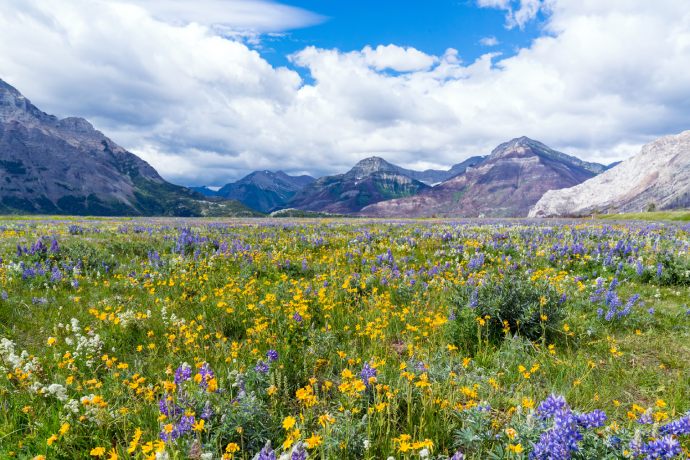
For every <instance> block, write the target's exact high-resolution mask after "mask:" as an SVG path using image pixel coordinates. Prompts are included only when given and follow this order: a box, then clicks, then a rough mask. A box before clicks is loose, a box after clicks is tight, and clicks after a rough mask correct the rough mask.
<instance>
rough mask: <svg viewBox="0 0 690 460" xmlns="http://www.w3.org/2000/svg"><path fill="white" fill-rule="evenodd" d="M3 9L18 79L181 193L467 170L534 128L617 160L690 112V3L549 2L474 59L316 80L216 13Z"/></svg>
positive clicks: (316, 69)
mask: <svg viewBox="0 0 690 460" xmlns="http://www.w3.org/2000/svg"><path fill="white" fill-rule="evenodd" d="M0 1H2V2H3V14H2V15H0V78H3V79H6V80H7V81H8V82H9V83H11V84H14V85H15V86H17V87H18V89H20V90H21V91H22V92H24V94H25V95H26V96H27V97H29V98H30V99H32V100H33V101H34V102H35V103H36V104H37V105H39V107H41V108H42V109H44V110H46V111H48V112H52V113H56V114H58V115H62V116H67V115H77V116H84V117H86V118H88V119H90V120H92V121H93V122H94V124H95V125H96V126H97V127H99V128H100V129H102V130H103V131H104V132H106V133H107V134H108V135H109V136H110V137H112V138H113V139H114V140H115V141H116V142H118V143H120V144H121V145H123V146H125V147H127V148H129V149H131V150H132V151H134V152H136V153H139V154H140V155H142V157H144V158H145V159H147V160H149V161H150V162H151V163H152V164H153V165H154V166H155V167H156V168H158V169H159V170H160V171H161V173H162V174H163V176H164V177H166V178H168V179H171V180H173V181H176V182H178V183H185V184H204V183H205V184H212V185H222V184H223V183H225V182H227V181H229V180H231V179H235V178H237V177H238V176H239V175H241V174H244V173H246V172H248V171H250V170H253V169H284V170H286V171H295V172H297V171H300V172H302V171H304V170H305V169H306V170H307V171H309V172H310V173H312V174H316V175H318V174H323V173H332V172H341V171H344V170H346V169H347V168H349V167H350V166H351V165H352V164H353V163H354V162H356V161H357V160H359V159H361V158H362V157H364V156H366V155H370V154H379V155H382V156H384V157H385V158H387V159H389V160H391V161H394V162H397V163H399V164H401V165H403V166H404V165H415V164H416V165H421V164H435V165H438V164H445V165H450V164H453V163H457V162H459V161H461V160H463V159H464V158H466V157H468V156H470V155H476V154H485V153H487V152H489V151H490V150H491V148H492V147H494V146H495V145H497V144H498V143H500V142H502V141H504V140H506V139H509V138H511V137H516V136H520V135H527V136H530V137H533V138H536V139H538V140H541V141H543V142H546V143H547V144H549V145H551V146H552V147H555V148H559V149H561V150H563V151H566V152H568V153H574V154H578V155H580V156H581V157H583V158H587V159H593V160H598V161H603V162H609V161H613V160H615V159H620V158H621V157H622V156H625V155H628V154H629V153H632V152H633V151H634V150H635V149H636V148H637V147H638V146H639V145H640V144H641V143H643V142H645V141H648V140H650V139H652V138H654V137H656V136H660V135H664V134H668V133H672V132H678V131H681V130H683V129H687V128H688V124H687V120H690V104H689V103H688V101H689V100H690V79H688V78H687V75H688V74H690V5H688V3H687V2H686V1H685V0H657V1H656V2H654V3H653V4H651V3H650V2H648V1H646V0H611V1H607V2H601V1H599V0H548V5H546V7H547V8H548V11H549V15H548V17H547V19H546V22H545V24H544V27H545V29H546V32H547V35H545V36H542V37H540V38H538V39H536V40H535V41H534V42H533V43H532V44H530V46H529V47H526V48H524V49H521V50H519V52H518V53H517V54H516V55H514V56H511V57H502V56H500V55H499V54H496V53H490V54H486V55H484V56H482V57H481V58H479V59H477V60H476V61H474V62H470V63H464V62H463V61H462V60H461V59H460V55H461V54H462V53H459V52H458V51H456V50H453V49H449V50H448V51H447V52H446V53H444V54H443V55H441V56H431V55H428V54H425V53H423V52H421V51H419V50H416V49H414V48H404V47H399V46H396V45H387V46H376V47H374V46H371V47H365V48H364V49H363V50H360V51H349V52H341V51H338V50H326V49H319V48H314V47H309V48H306V49H304V50H302V51H300V52H298V53H296V54H295V55H294V56H292V62H293V65H294V66H301V67H303V68H304V69H306V70H307V71H308V72H309V73H310V74H311V77H312V79H313V82H311V83H306V82H304V81H303V80H302V79H301V78H300V75H299V74H298V73H297V72H296V71H295V70H292V69H288V68H276V67H273V66H271V65H270V64H269V63H268V62H266V60H264V59H263V58H262V57H261V56H260V55H259V53H257V52H256V51H254V50H252V49H250V48H249V47H248V46H247V45H246V44H244V43H242V42H240V41H232V40H227V39H224V38H222V37H221V36H219V35H218V31H217V29H216V28H215V26H214V25H213V24H209V23H208V22H209V21H208V18H207V20H203V18H199V17H197V18H196V19H194V18H193V17H187V18H186V19H185V20H182V18H183V17H184V16H185V15H183V14H175V15H173V16H175V17H178V19H179V21H173V20H171V19H170V18H163V17H162V16H161V13H160V11H158V10H155V9H149V8H146V7H145V6H146V2H143V1H142V2H122V1H120V2H114V1H109V2H104V1H103V2H97V1H93V0H65V1H63V2H60V4H59V5H57V4H56V3H54V2H44V1H41V0H0ZM483 1H484V2H485V3H487V4H488V3H489V1H491V2H493V5H494V6H498V7H502V5H509V3H508V2H501V1H500V0H483ZM253 3H255V5H256V6H257V8H263V7H264V6H265V5H269V6H270V5H271V4H268V3H263V4H259V3H257V2H253ZM523 4H526V2H523ZM154 10H155V11H154ZM516 10H517V11H519V9H516ZM511 11H512V10H511ZM195 14H196V13H195ZM514 14H517V13H514ZM525 14H527V16H529V14H531V13H529V14H528V13H525ZM248 22H251V21H248ZM248 22H246V23H248ZM278 22H279V21H278ZM246 23H245V24H246ZM226 25H228V26H230V25H229V24H226ZM271 28H272V29H274V30H279V29H281V26H280V24H279V23H275V24H273V25H271ZM391 71H392V72H391Z"/></svg>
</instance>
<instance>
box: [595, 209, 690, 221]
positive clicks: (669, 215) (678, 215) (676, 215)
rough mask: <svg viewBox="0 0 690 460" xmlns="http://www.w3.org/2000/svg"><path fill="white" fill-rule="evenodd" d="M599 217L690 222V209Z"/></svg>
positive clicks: (601, 216) (602, 215) (601, 217)
mask: <svg viewBox="0 0 690 460" xmlns="http://www.w3.org/2000/svg"><path fill="white" fill-rule="evenodd" d="M596 217H597V219H605V220H645V221H669V220H670V221H679V222H690V211H686V210H683V211H654V212H632V213H622V214H601V215H598V216H596Z"/></svg>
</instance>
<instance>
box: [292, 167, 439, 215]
mask: <svg viewBox="0 0 690 460" xmlns="http://www.w3.org/2000/svg"><path fill="white" fill-rule="evenodd" d="M400 171H401V168H400V167H398V166H395V165H393V164H390V163H388V162H387V161H386V160H384V159H383V158H379V157H370V158H365V159H364V160H362V161H360V162H359V163H357V164H356V165H355V166H354V167H353V168H352V169H351V170H350V171H348V172H346V173H345V174H338V175H335V176H326V177H322V178H320V179H317V180H316V181H315V182H312V183H311V184H309V185H307V186H306V187H304V188H303V189H302V190H300V191H299V192H297V194H296V195H295V196H294V198H293V199H292V200H290V201H289V202H288V203H287V206H288V207H291V208H297V209H302V210H306V211H318V212H329V213H336V214H349V213H353V212H357V211H359V210H360V209H362V208H363V207H365V206H367V205H370V204H372V203H377V202H379V201H383V200H390V199H393V198H400V197H406V196H411V195H415V194H417V193H419V192H420V191H422V190H425V189H428V188H430V187H429V186H428V185H426V184H424V183H423V182H421V181H418V180H415V179H412V178H411V177H409V176H407V175H404V174H401V172H400Z"/></svg>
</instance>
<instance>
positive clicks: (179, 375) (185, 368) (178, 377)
mask: <svg viewBox="0 0 690 460" xmlns="http://www.w3.org/2000/svg"><path fill="white" fill-rule="evenodd" d="M190 378H192V368H191V366H190V365H189V364H187V363H183V364H180V367H178V368H177V370H176V371H175V385H179V384H181V383H182V382H184V381H187V380H189V379H190Z"/></svg>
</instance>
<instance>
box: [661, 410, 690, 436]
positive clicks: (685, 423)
mask: <svg viewBox="0 0 690 460" xmlns="http://www.w3.org/2000/svg"><path fill="white" fill-rule="evenodd" d="M659 432H660V433H661V434H664V435H669V434H672V435H675V436H683V435H686V434H690V415H686V416H685V417H683V418H679V419H678V420H674V421H672V422H669V423H667V424H666V425H664V426H662V427H661V428H659Z"/></svg>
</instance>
